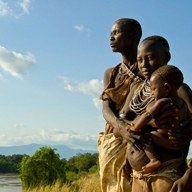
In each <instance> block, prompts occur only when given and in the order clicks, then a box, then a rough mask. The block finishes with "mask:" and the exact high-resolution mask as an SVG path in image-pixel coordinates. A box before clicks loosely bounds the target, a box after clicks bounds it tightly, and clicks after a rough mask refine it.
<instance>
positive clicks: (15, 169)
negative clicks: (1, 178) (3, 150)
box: [0, 155, 24, 173]
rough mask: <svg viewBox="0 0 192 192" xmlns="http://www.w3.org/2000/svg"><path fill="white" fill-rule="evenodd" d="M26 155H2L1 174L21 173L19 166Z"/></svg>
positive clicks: (0, 157) (0, 159)
mask: <svg viewBox="0 0 192 192" xmlns="http://www.w3.org/2000/svg"><path fill="white" fill-rule="evenodd" d="M23 156H24V155H9V156H5V155H0V173H19V166H20V163H21V160H22V158H23Z"/></svg>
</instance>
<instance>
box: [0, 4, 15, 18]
mask: <svg viewBox="0 0 192 192" xmlns="http://www.w3.org/2000/svg"><path fill="white" fill-rule="evenodd" d="M11 12H12V10H11V8H10V7H9V5H8V4H7V3H5V2H4V1H3V0H0V16H1V17H2V16H7V15H9V14H10V13H11Z"/></svg>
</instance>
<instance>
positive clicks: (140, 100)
mask: <svg viewBox="0 0 192 192" xmlns="http://www.w3.org/2000/svg"><path fill="white" fill-rule="evenodd" d="M153 100H154V99H153V97H152V93H151V88H150V84H149V82H148V81H147V80H145V81H144V82H143V83H142V85H141V86H139V87H138V89H137V90H136V91H135V95H134V96H133V99H132V100H131V102H130V104H129V107H130V108H131V110H132V111H134V112H135V113H136V114H138V115H140V114H142V113H143V112H144V111H145V110H146V107H147V105H148V104H149V103H150V102H151V101H153Z"/></svg>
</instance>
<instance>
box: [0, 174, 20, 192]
mask: <svg viewBox="0 0 192 192" xmlns="http://www.w3.org/2000/svg"><path fill="white" fill-rule="evenodd" d="M0 192H22V189H21V181H20V179H19V176H18V175H10V174H9V175H7V174H0Z"/></svg>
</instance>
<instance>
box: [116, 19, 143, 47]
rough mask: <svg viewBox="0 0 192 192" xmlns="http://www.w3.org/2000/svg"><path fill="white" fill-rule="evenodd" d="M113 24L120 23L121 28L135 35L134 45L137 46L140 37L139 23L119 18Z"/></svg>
mask: <svg viewBox="0 0 192 192" xmlns="http://www.w3.org/2000/svg"><path fill="white" fill-rule="evenodd" d="M115 23H121V24H122V26H123V28H124V27H125V28H127V29H129V32H130V31H131V32H133V34H134V35H135V43H136V44H137V45H138V44H139V42H140V39H141V36H142V28H141V25H140V23H139V22H138V21H137V20H135V19H132V18H120V19H118V20H116V21H115Z"/></svg>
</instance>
